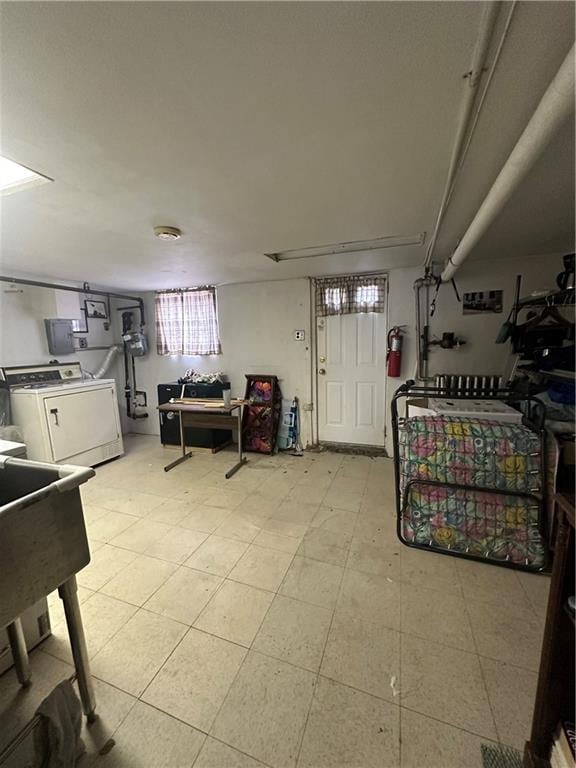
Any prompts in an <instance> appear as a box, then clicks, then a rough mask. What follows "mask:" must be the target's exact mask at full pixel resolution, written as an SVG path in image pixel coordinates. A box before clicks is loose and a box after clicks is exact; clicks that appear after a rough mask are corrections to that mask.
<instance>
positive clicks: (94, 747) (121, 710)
mask: <svg viewBox="0 0 576 768" xmlns="http://www.w3.org/2000/svg"><path fill="white" fill-rule="evenodd" d="M92 685H93V686H94V695H95V697H96V711H97V713H98V719H97V720H96V722H95V723H92V724H91V725H88V723H87V721H86V718H84V717H83V718H82V733H81V736H82V741H83V742H84V744H85V746H86V758H87V762H88V764H90V765H91V764H92V763H91V759H93V758H94V757H95V756H96V755H97V753H98V752H99V751H100V749H102V747H103V746H104V744H106V742H107V741H108V740H109V739H110V738H112V736H113V735H114V734H115V733H116V731H117V730H118V726H119V725H120V724H121V723H122V722H124V720H125V719H126V717H127V716H128V714H129V712H130V711H131V710H132V708H133V707H134V706H135V704H136V703H137V699H135V698H134V696H130V694H128V693H125V692H124V691H121V690H120V689H119V688H115V687H114V686H113V685H108V683H104V682H102V680H97V679H96V678H94V677H93V678H92ZM74 687H75V689H76V694H77V695H78V696H79V692H78V683H75V684H74ZM83 765H84V763H83V762H82V761H80V762H79V763H78V768H83Z"/></svg>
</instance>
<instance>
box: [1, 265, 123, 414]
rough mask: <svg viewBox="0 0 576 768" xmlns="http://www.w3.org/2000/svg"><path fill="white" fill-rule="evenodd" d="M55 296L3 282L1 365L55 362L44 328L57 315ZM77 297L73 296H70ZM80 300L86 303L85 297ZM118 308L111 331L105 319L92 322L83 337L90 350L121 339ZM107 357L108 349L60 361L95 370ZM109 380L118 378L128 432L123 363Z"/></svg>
mask: <svg viewBox="0 0 576 768" xmlns="http://www.w3.org/2000/svg"><path fill="white" fill-rule="evenodd" d="M32 279H33V278H32ZM43 279H46V278H43ZM54 279H55V281H56V282H60V281H58V280H57V279H56V278H54ZM15 288H16V290H17V292H15V290H14V289H15ZM53 293H54V292H53V291H52V290H50V289H46V288H38V287H35V286H27V285H20V286H17V287H16V286H11V285H10V284H9V283H3V282H2V283H0V366H10V365H34V364H35V363H48V362H49V361H50V360H53V359H55V355H51V354H50V353H49V352H48V343H47V341H46V331H45V328H44V317H47V316H52V317H54V316H56V315H55V312H54V310H53V309H51V305H52V306H53V304H54V302H53V301H52V297H53ZM73 295H74V294H70V296H73ZM79 297H80V300H81V301H82V300H83V297H82V296H81V295H79ZM94 298H99V297H94ZM121 303H122V302H120V304H121ZM124 303H126V302H124ZM118 305H119V304H118V302H116V303H114V302H112V324H111V326H110V329H109V330H108V331H106V330H104V322H103V321H102V320H97V319H93V320H88V330H89V332H88V334H82V338H85V339H87V341H88V346H89V347H91V346H98V347H100V346H101V347H109V346H111V345H112V344H114V343H115V340H116V341H118V340H119V332H118V328H119V325H118V318H117V317H116V315H117V314H118V313H117V312H116V311H115V308H114V307H115V306H118ZM78 338H80V337H78ZM105 355H106V350H104V349H102V350H86V351H84V350H78V351H77V352H75V353H74V354H72V355H58V360H60V361H61V362H68V361H76V360H77V361H79V362H80V363H81V365H82V367H83V368H84V369H85V370H88V371H94V370H96V369H97V368H98V367H99V366H100V364H101V363H102V361H103V359H104V356H105ZM106 377H107V378H114V379H116V387H117V391H118V399H119V404H120V413H121V416H122V421H123V429H126V424H125V418H124V408H123V392H122V387H123V386H124V382H123V369H122V366H121V361H120V360H118V361H117V362H116V363H115V364H114V365H113V366H112V368H111V369H110V370H109V371H108V373H107V374H106Z"/></svg>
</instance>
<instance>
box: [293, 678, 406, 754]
mask: <svg viewBox="0 0 576 768" xmlns="http://www.w3.org/2000/svg"><path fill="white" fill-rule="evenodd" d="M399 765H400V708H399V707H397V706H395V705H394V704H389V703H388V702H385V701H382V700H381V699H377V698H376V697H374V696H369V695H368V694H366V693H362V692H361V691H356V690H354V689H353V688H348V687H347V686H344V685H340V684H339V683H335V682H334V681H332V680H326V679H324V678H320V680H319V681H318V685H317V687H316V691H315V692H314V699H313V701H312V707H311V709H310V715H309V717H308V723H307V725H306V732H305V734H304V741H303V743H302V751H301V753H300V758H299V760H298V767H299V768H352V767H353V766H354V767H356V766H358V768H360V767H361V768H399Z"/></svg>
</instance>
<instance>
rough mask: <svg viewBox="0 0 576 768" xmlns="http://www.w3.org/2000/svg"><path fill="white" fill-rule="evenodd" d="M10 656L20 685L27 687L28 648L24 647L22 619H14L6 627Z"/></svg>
mask: <svg viewBox="0 0 576 768" xmlns="http://www.w3.org/2000/svg"><path fill="white" fill-rule="evenodd" d="M6 631H7V632H8V640H9V641H10V649H11V650H12V658H13V659H14V666H15V668H16V677H17V678H18V681H19V683H20V685H22V686H23V687H24V688H27V687H28V686H29V685H30V659H29V658H28V649H27V648H26V639H25V637H24V630H23V629H22V621H21V620H20V619H14V621H13V622H12V624H8V626H7V627H6Z"/></svg>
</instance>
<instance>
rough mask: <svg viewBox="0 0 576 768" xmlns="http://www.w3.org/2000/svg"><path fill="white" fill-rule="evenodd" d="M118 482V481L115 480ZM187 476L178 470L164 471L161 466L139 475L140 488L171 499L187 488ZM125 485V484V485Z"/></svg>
mask: <svg viewBox="0 0 576 768" xmlns="http://www.w3.org/2000/svg"><path fill="white" fill-rule="evenodd" d="M114 482H116V481H114ZM186 482H187V481H186V478H185V477H184V476H182V475H178V473H177V472H169V473H166V472H163V471H162V470H161V469H160V468H158V469H156V470H155V471H153V472H148V473H145V474H142V475H140V476H139V477H138V480H137V484H138V490H139V491H140V492H141V493H151V494H152V495H153V496H162V497H163V498H166V499H169V498H171V497H173V496H175V495H176V494H177V493H182V492H183V491H184V490H185V488H186ZM124 487H125V486H124Z"/></svg>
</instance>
